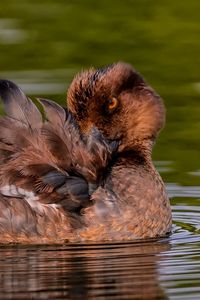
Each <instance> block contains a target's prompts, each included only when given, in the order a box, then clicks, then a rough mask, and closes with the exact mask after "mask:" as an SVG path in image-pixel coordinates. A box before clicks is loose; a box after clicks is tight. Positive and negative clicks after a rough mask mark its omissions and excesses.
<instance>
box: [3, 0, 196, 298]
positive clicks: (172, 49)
mask: <svg viewBox="0 0 200 300" xmlns="http://www.w3.org/2000/svg"><path fill="white" fill-rule="evenodd" d="M199 11H200V1H199V0H192V1H184V0H182V1H181V0H178V1H174V0H163V1H158V0H125V1H119V0H115V1H114V0H110V1H105V0H103V1H99V2H97V1H91V0H85V1H80V0H75V1H64V0H57V1H54V0H46V1H45V0H40V1H38V0H35V1H31V0H20V1H15V0H9V1H5V0H1V3H0V77H1V78H8V79H10V80H14V81H15V82H17V83H18V84H20V86H21V87H22V88H23V89H24V90H25V91H26V92H27V93H28V94H29V95H30V96H42V97H50V98H53V99H54V100H57V101H59V102H62V103H64V101H65V97H66V96H65V91H66V89H67V86H68V85H69V83H70V81H71V79H72V77H73V75H74V74H75V73H76V72H78V71H80V70H81V69H82V68H88V67H90V66H102V65H106V64H109V63H112V62H114V61H118V60H124V61H127V62H130V63H132V64H133V65H134V66H135V67H136V68H137V69H138V70H139V71H140V72H141V73H142V74H143V75H144V76H145V77H146V79H147V80H148V81H149V83H150V84H151V85H152V86H153V87H154V88H155V89H156V90H157V91H158V92H159V93H160V94H161V95H162V97H163V98H164V100H165V104H166V107H167V124H166V127H165V130H164V131H163V132H162V134H161V136H160V137H159V140H158V142H157V145H156V146H155V150H154V154H153V156H154V161H155V164H156V167H157V168H158V170H159V171H160V173H161V175H162V177H163V179H164V181H165V183H166V185H167V188H168V192H169V196H170V199H171V204H172V209H173V232H172V235H171V236H170V237H169V238H166V239H162V240H158V241H144V242H132V243H111V244H110V243H109V244H92V245H91V244H90V245H88V244H87V245H71V244H70V245H64V246H28V247H27V246H7V247H5V246H4V247H1V248H0V298H1V299H61V298H64V299H113V300H116V299H180V300H182V299H189V300H190V299H200V206H199V203H200V159H199V158H200V67H199V66H200V55H199V53H200V39H199V37H200V24H199Z"/></svg>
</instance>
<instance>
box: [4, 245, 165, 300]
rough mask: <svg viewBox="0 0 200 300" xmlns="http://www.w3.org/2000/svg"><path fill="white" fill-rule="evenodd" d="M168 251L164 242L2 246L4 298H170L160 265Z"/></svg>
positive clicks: (74, 299)
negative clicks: (162, 281) (160, 275)
mask: <svg viewBox="0 0 200 300" xmlns="http://www.w3.org/2000/svg"><path fill="white" fill-rule="evenodd" d="M168 249H169V245H168V243H164V242H145V243H129V244H107V245H95V244H94V245H69V246H64V247H60V246H59V247H58V246H55V247H52V246H51V247H44V246H43V247H21V246H20V247H9V248H8V247H2V248H1V249H0V252H1V256H0V257H1V258H0V261H1V262H0V264H1V268H0V276H1V281H0V298H2V299H62V298H63V299H73V300H76V299H149V300H150V299H167V297H166V296H165V295H164V291H163V289H162V288H161V286H160V283H159V277H158V262H159V261H160V260H162V259H163V256H162V252H163V251H166V250H168ZM158 254H159V255H158Z"/></svg>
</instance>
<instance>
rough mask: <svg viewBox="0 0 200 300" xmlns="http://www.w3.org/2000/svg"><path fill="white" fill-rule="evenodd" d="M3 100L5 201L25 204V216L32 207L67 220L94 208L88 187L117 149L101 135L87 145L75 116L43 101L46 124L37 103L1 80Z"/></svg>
mask: <svg viewBox="0 0 200 300" xmlns="http://www.w3.org/2000/svg"><path fill="white" fill-rule="evenodd" d="M0 96H1V98H2V101H3V103H4V107H5V111H6V114H7V115H6V116H5V117H2V118H1V119H0V201H2V203H5V201H6V199H7V200H8V199H9V200H10V199H21V200H20V201H21V203H22V206H23V209H24V211H27V205H28V207H30V208H31V210H32V211H33V212H34V213H36V214H45V213H46V214H48V213H49V211H46V212H45V209H46V210H48V209H49V208H51V209H55V210H56V209H57V208H59V207H60V208H62V209H63V210H64V212H65V213H66V214H67V215H71V214H80V210H81V208H83V207H87V206H89V205H91V204H92V201H91V200H90V191H89V189H90V188H89V186H90V184H92V185H93V184H94V183H95V182H96V181H97V179H98V177H99V174H100V173H101V171H102V169H103V168H104V167H105V166H106V164H107V162H108V160H109V157H110V156H111V154H112V151H113V149H114V148H115V145H108V144H107V143H106V141H105V140H104V139H103V138H101V137H100V135H99V134H97V132H96V131H94V132H92V133H91V136H90V137H89V138H88V139H87V140H86V141H83V140H82V138H81V135H80V133H79V130H78V128H77V126H76V124H75V122H74V120H73V117H72V116H71V115H70V114H69V113H68V112H67V111H66V110H65V109H63V108H62V107H61V106H59V105H58V104H56V103H54V102H52V101H50V100H46V99H40V102H41V104H42V105H43V107H44V112H45V120H44V121H43V119H42V116H41V113H40V112H39V110H38V109H37V107H36V106H35V104H34V103H33V102H32V101H31V100H30V99H28V98H27V97H26V96H25V95H24V93H23V92H22V91H21V89H19V88H18V87H17V86H16V85H15V84H14V83H12V82H10V81H6V80H2V81H0ZM14 203H15V202H14ZM12 205H13V204H12ZM22 213H23V212H22ZM0 219H2V218H0Z"/></svg>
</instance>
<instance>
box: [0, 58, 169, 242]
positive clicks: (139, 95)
mask: <svg viewBox="0 0 200 300" xmlns="http://www.w3.org/2000/svg"><path fill="white" fill-rule="evenodd" d="M109 78H110V80H109ZM6 84H7V85H8V86H7V88H6ZM9 85H10V86H9ZM0 87H1V89H0V92H1V96H2V98H3V101H4V103H5V108H6V112H7V114H8V116H9V119H6V118H5V117H4V118H2V119H1V120H0V129H1V131H0V155H1V164H0V242H3V243H5V242H26V243H27V242H30V243H55V242H59V243H60V242H64V241H73V242H74V241H87V240H90V241H101V240H127V239H138V238H148V237H158V236H165V235H166V234H167V233H168V232H170V228H171V209H170V204H169V200H168V197H167V195H166V191H165V186H164V183H163V182H162V179H161V178H160V176H159V174H158V173H157V171H156V170H155V168H154V166H153V164H152V161H151V149H152V144H153V140H154V139H155V137H156V135H157V132H158V131H159V130H160V128H161V127H162V125H163V120H164V110H163V105H162V102H161V100H160V98H159V97H158V96H157V95H156V94H155V93H154V92H153V90H152V89H150V88H149V87H148V86H147V85H146V84H145V82H144V81H143V79H142V78H141V77H140V75H139V74H137V73H136V72H135V71H133V70H132V69H131V67H130V66H128V65H126V64H122V63H119V64H116V65H113V66H111V67H109V68H107V69H103V70H97V71H93V70H91V71H89V72H85V73H82V74H81V75H79V76H78V77H77V78H75V79H74V82H73V83H72V85H71V87H70V89H69V92H68V103H69V112H67V113H66V112H65V111H64V110H63V109H62V108H61V107H59V106H58V105H56V104H54V103H53V102H49V101H46V100H41V102H42V104H43V106H44V109H45V112H46V115H47V119H48V120H49V121H48V122H45V123H44V122H43V121H42V119H41V115H40V113H39V112H38V111H37V110H36V109H35V108H34V105H33V104H31V102H30V101H29V100H24V99H25V96H24V95H23V94H22V92H21V91H20V90H18V88H17V87H16V86H14V85H13V84H12V83H6V82H2V83H1V85H0ZM113 97H114V98H113ZM11 98H12V101H10V99H11ZM20 99H23V101H21V100H20ZM110 99H111V100H110ZM112 99H114V100H112ZM107 100H109V101H107ZM15 101H17V102H18V103H20V105H19V107H20V110H19V112H18V114H16V111H15V110H14V106H13V105H14V103H15ZM27 101H28V102H27ZM132 103H133V104H134V105H133V104H132ZM24 105H25V106H27V108H28V109H27V108H25V106H24ZM30 108H31V109H30ZM129 110H130V111H129ZM21 112H23V113H21ZM26 114H27V116H26ZM72 115H73V117H72ZM66 116H67V117H66ZM34 118H35V121H34ZM16 119H17V121H16ZM74 119H75V120H74ZM24 123H25V124H24ZM75 123H77V124H78V127H77V126H76V124H75ZM9 124H10V125H9ZM96 128H97V129H96ZM98 130H100V132H101V134H100V133H99V131H98ZM102 134H103V135H102ZM24 136H25V137H26V141H24V140H23V139H24ZM104 136H105V137H106V139H105V138H104ZM107 139H108V140H109V141H110V142H107ZM116 140H118V143H119V144H120V145H119V148H118V150H117V151H116V142H115V141H116ZM15 143H16V144H15Z"/></svg>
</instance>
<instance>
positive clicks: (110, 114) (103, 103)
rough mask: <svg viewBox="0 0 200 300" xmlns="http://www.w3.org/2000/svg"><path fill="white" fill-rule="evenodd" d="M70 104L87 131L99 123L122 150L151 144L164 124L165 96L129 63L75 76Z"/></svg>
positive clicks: (76, 117) (92, 70)
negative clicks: (118, 143)
mask: <svg viewBox="0 0 200 300" xmlns="http://www.w3.org/2000/svg"><path fill="white" fill-rule="evenodd" d="M68 108H69V110H70V111H71V112H72V113H73V115H74V117H75V119H76V121H77V123H78V125H79V126H80V129H81V131H82V132H84V133H85V134H87V133H89V132H90V130H91V129H92V127H94V126H95V127H97V128H98V129H99V130H100V131H101V132H102V133H103V134H104V135H105V137H106V138H107V139H109V140H119V142H120V147H119V151H125V150H126V151H129V150H132V149H133V150H137V148H138V147H139V148H141V149H144V148H148V150H151V147H152V143H153V141H154V140H155V138H156V136H157V134H158V132H159V131H160V129H161V128H162V127H163V125H164V121H165V109H164V105H163V102H162V100H161V99H160V97H159V96H158V95H157V94H156V93H155V92H154V90H153V89H152V88H151V87H149V86H148V85H147V83H146V82H145V81H144V79H143V77H142V76H141V75H140V74H139V73H137V72H136V71H135V70H134V69H133V68H132V67H131V66H130V65H128V64H126V63H121V62H119V63H117V64H113V65H110V66H108V67H106V68H103V69H97V70H95V69H90V70H89V71H85V72H82V73H80V74H79V75H78V76H76V77H75V78H74V80H73V81H72V84H71V86H70V87H69V90H68Z"/></svg>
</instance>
